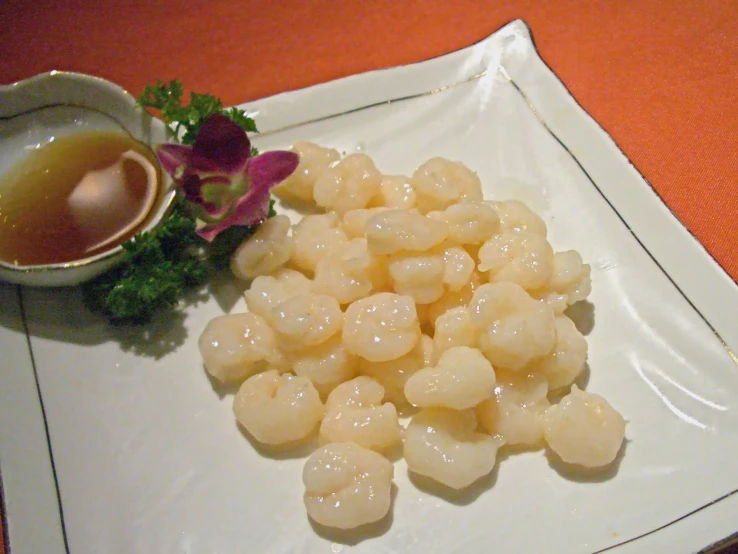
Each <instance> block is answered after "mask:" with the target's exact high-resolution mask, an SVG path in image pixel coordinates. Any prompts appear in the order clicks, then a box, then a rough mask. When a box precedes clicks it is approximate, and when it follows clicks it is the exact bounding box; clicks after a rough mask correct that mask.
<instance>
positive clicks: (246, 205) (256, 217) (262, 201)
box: [197, 187, 269, 241]
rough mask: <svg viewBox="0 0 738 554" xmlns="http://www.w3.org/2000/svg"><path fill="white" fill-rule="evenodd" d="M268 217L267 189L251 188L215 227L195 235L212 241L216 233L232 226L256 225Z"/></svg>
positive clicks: (204, 228)
mask: <svg viewBox="0 0 738 554" xmlns="http://www.w3.org/2000/svg"><path fill="white" fill-rule="evenodd" d="M268 216H269V187H261V188H256V187H252V188H251V190H250V191H249V193H248V194H246V196H243V197H241V198H239V200H238V203H237V204H236V207H235V209H234V210H233V213H232V214H231V215H229V216H228V217H227V218H226V219H224V220H223V221H221V222H220V223H217V224H215V225H207V226H205V227H202V228H200V229H198V230H197V234H198V235H200V236H201V237H202V238H204V239H205V240H207V241H212V240H213V239H214V238H215V237H216V236H217V235H218V233H220V232H222V231H225V230H226V229H228V227H233V226H234V225H256V224H257V223H261V222H262V221H264V220H265V219H266V218H267V217H268Z"/></svg>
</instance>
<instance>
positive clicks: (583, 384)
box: [548, 362, 591, 404]
mask: <svg viewBox="0 0 738 554" xmlns="http://www.w3.org/2000/svg"><path fill="white" fill-rule="evenodd" d="M590 375H591V370H590V368H589V362H584V367H583V368H582V371H580V372H579V375H577V378H576V379H574V382H573V383H572V385H576V386H577V388H578V389H579V390H587V385H589V377H590ZM570 392H571V385H567V386H565V387H561V388H558V389H556V390H554V391H553V392H550V393H549V394H548V400H549V402H551V404H558V403H559V402H561V399H562V398H564V397H565V396H566V395H567V394H569V393H570Z"/></svg>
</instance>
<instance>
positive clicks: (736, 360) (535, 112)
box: [499, 65, 738, 365]
mask: <svg viewBox="0 0 738 554" xmlns="http://www.w3.org/2000/svg"><path fill="white" fill-rule="evenodd" d="M499 71H500V73H501V74H502V76H503V77H505V79H506V80H507V82H508V83H510V84H511V85H512V86H513V88H514V89H515V90H516V91H517V93H518V94H519V95H520V97H521V98H522V99H523V101H524V102H525V103H526V104H527V105H528V108H529V109H530V111H531V112H532V113H533V115H534V116H535V117H536V119H538V122H539V123H540V124H541V125H543V128H544V129H546V131H547V132H548V133H549V134H550V135H551V136H552V137H553V139H554V140H555V141H556V142H558V143H559V144H560V145H561V147H562V148H563V149H564V150H565V151H566V153H567V154H568V155H569V156H570V157H571V159H572V160H574V162H575V163H576V164H577V165H578V166H579V169H581V170H582V172H583V173H584V175H585V176H586V177H587V179H588V180H589V182H590V183H592V185H593V186H594V187H595V189H597V192H599V193H600V196H602V198H603V199H604V200H605V202H607V205H608V206H610V208H612V211H614V212H615V215H617V216H618V218H619V219H620V221H621V222H622V223H623V225H625V228H626V229H628V232H629V233H630V234H631V235H632V236H633V238H634V239H635V240H636V242H638V244H639V245H640V246H641V248H643V250H644V251H645V252H646V254H648V257H649V258H651V260H652V261H653V263H655V264H656V267H658V268H659V269H660V270H661V272H662V273H663V274H664V275H665V276H666V278H667V279H668V280H669V282H670V283H671V284H672V285H673V286H674V288H675V289H676V290H677V291H678V292H679V294H681V295H682V298H684V299H685V300H686V301H687V304H689V305H690V306H691V307H692V309H693V310H694V311H695V313H697V315H698V316H700V318H701V319H702V321H704V322H705V325H707V326H708V327H709V329H710V331H712V332H713V334H714V335H715V337H717V339H718V340H719V341H720V344H722V345H723V348H724V349H725V351H726V352H727V353H728V355H729V356H730V357H731V359H732V360H733V363H735V364H736V365H738V356H736V354H735V353H734V352H733V351H732V350H731V348H730V346H728V344H727V343H726V342H725V341H724V340H723V337H721V336H720V333H718V332H717V330H716V329H715V327H713V326H712V324H711V323H710V322H709V321H708V320H707V318H706V317H705V316H704V315H703V314H702V312H700V311H699V310H698V309H697V306H695V305H694V304H693V303H692V301H691V300H690V299H689V297H688V296H687V295H686V294H685V293H684V291H683V290H682V289H681V288H679V285H677V284H676V283H675V282H674V279H672V278H671V276H670V275H669V274H668V273H667V271H666V270H665V269H664V268H663V266H662V265H661V264H660V263H659V262H658V261H657V260H656V258H655V257H654V255H653V254H651V251H650V250H649V249H648V248H646V246H645V245H644V244H643V243H642V242H641V239H639V238H638V235H636V234H635V232H634V231H633V229H631V228H630V225H628V223H627V222H626V221H625V218H624V217H623V216H622V215H620V212H618V211H617V210H616V209H615V206H613V205H612V203H611V202H610V200H609V199H608V198H607V196H605V194H604V193H603V192H602V190H600V187H598V186H597V183H595V181H594V179H592V177H591V176H590V175H589V173H588V172H587V170H586V169H584V166H583V165H582V163H581V162H580V161H579V159H578V158H577V157H576V156H575V155H574V153H573V152H572V151H571V150H569V148H568V147H567V146H566V144H564V142H563V141H562V140H561V139H560V138H559V137H558V136H557V135H556V133H554V132H553V130H552V129H551V128H550V127H549V126H548V124H547V123H546V121H545V120H544V119H543V117H542V116H541V114H540V112H539V111H538V110H537V109H536V107H535V106H534V105H533V103H532V102H531V101H530V99H529V98H528V96H527V95H526V94H525V92H523V89H521V88H520V86H519V85H518V84H517V83H516V82H515V80H514V79H513V78H512V77H510V75H509V74H508V72H507V71H506V70H505V68H504V66H502V65H500V66H499ZM670 212H671V210H670ZM671 214H672V215H674V212H671ZM674 217H676V216H674Z"/></svg>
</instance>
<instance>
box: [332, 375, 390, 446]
mask: <svg viewBox="0 0 738 554" xmlns="http://www.w3.org/2000/svg"><path fill="white" fill-rule="evenodd" d="M383 398H384V387H383V386H382V385H380V384H379V383H378V382H377V381H375V380H374V379H371V378H370V377H364V376H360V377H356V378H355V379H352V380H351V381H347V382H345V383H342V384H340V385H338V386H337V387H336V388H335V389H333V392H331V393H330V394H329V395H328V399H327V401H326V403H325V408H326V412H325V417H324V418H323V422H322V423H321V424H320V440H321V442H323V443H329V442H355V443H356V444H358V445H359V446H363V447H364V448H368V449H370V450H376V451H380V452H381V451H382V450H386V449H387V448H389V447H391V446H392V445H394V444H396V443H398V442H400V424H399V422H398V420H397V410H396V409H395V406H394V404H392V403H391V402H386V403H384V404H383V403H382V399H383Z"/></svg>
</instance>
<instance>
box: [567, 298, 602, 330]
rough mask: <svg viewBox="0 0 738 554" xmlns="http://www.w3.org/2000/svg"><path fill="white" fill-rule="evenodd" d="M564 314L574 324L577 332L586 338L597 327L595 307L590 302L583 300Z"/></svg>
mask: <svg viewBox="0 0 738 554" xmlns="http://www.w3.org/2000/svg"><path fill="white" fill-rule="evenodd" d="M564 314H565V315H566V316H567V317H568V318H569V319H571V320H572V321H573V322H574V325H575V326H576V328H577V330H578V331H579V332H580V333H581V334H583V335H584V336H585V337H586V336H587V335H589V334H590V333H591V332H592V329H594V325H595V307H594V304H592V302H590V301H589V300H581V301H579V302H576V303H574V304H572V305H571V306H569V307H568V308H567V309H566V310H564Z"/></svg>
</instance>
